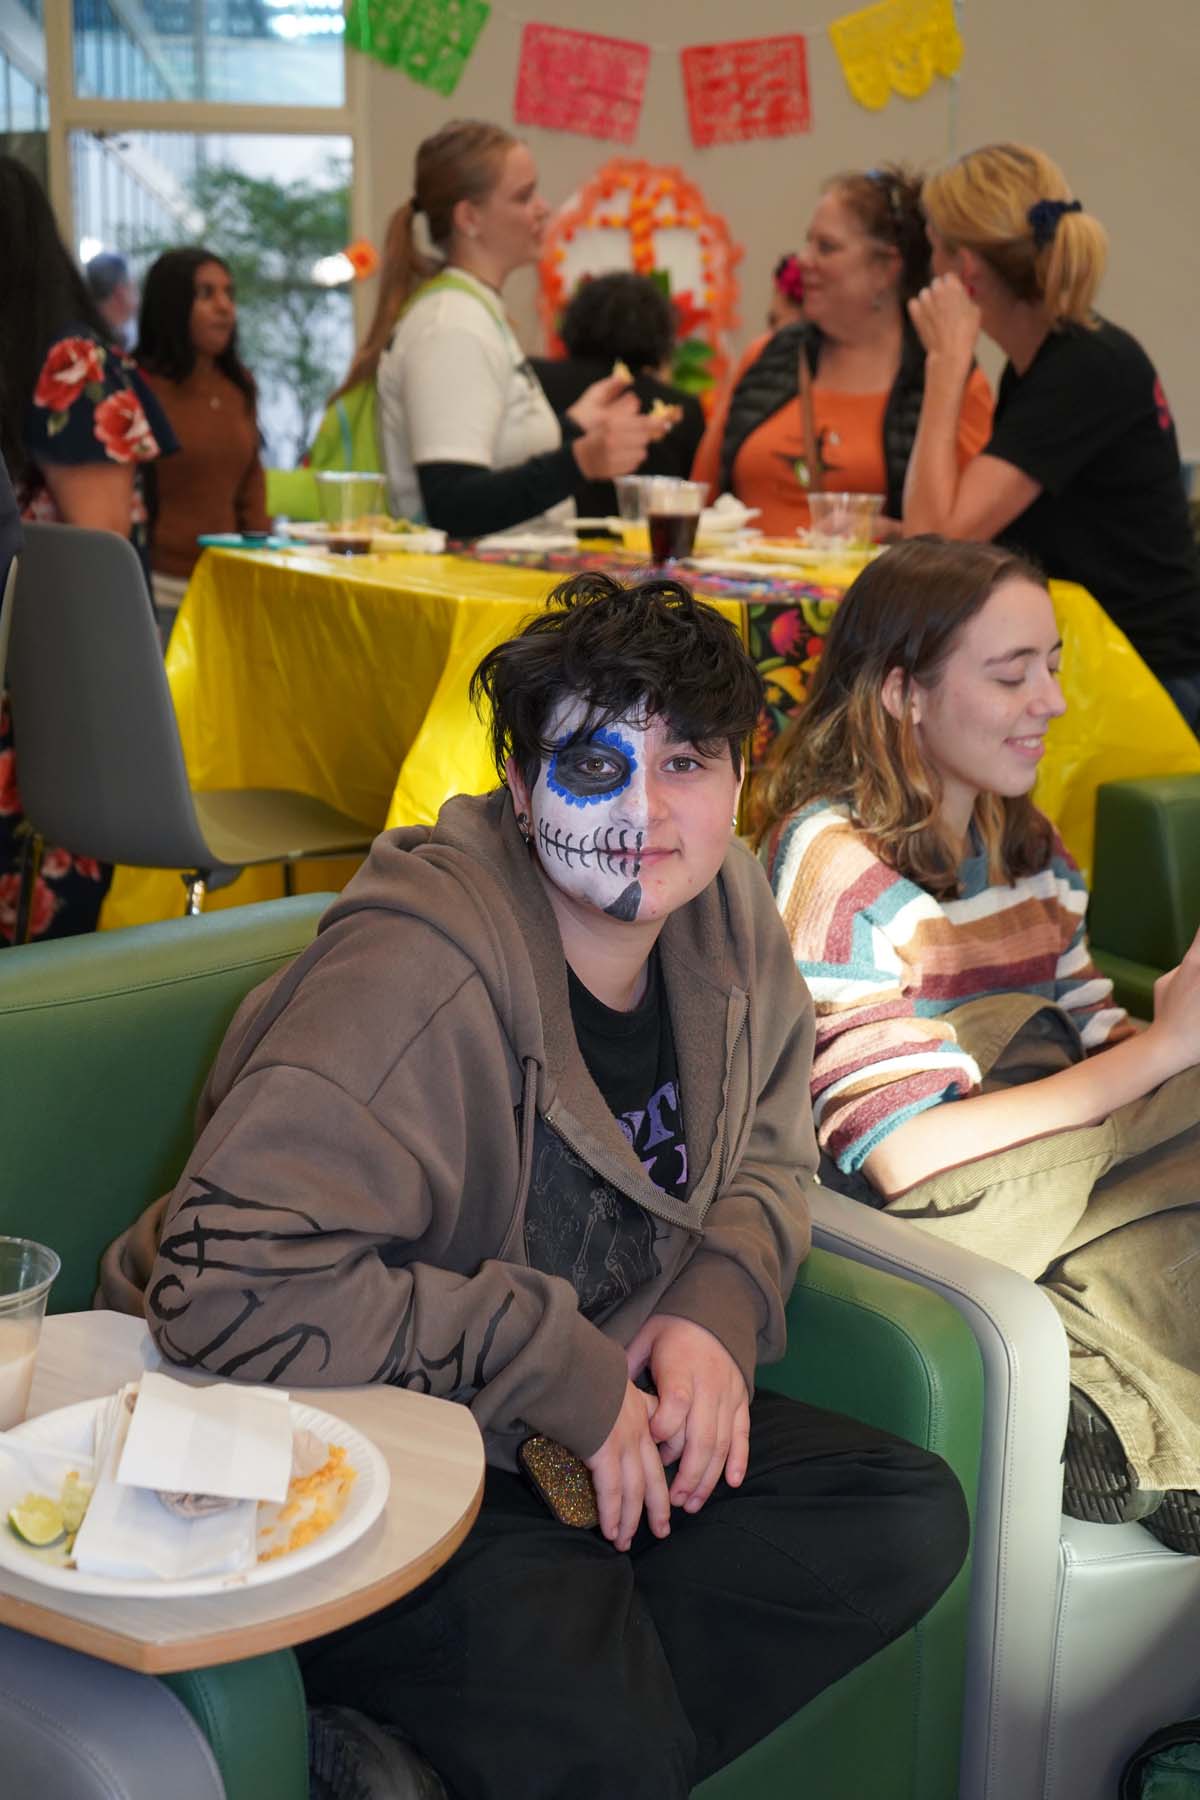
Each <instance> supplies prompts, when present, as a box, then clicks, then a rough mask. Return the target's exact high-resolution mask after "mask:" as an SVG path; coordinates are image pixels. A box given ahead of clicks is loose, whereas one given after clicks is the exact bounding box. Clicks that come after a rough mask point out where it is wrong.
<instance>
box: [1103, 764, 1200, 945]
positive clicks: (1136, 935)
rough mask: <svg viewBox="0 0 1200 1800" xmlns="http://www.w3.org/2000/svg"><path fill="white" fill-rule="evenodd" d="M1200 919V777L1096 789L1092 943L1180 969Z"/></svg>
mask: <svg viewBox="0 0 1200 1800" xmlns="http://www.w3.org/2000/svg"><path fill="white" fill-rule="evenodd" d="M1197 925H1200V775H1156V776H1144V777H1142V778H1141V779H1140V780H1137V781H1108V782H1105V783H1104V785H1103V786H1102V787H1100V788H1099V789H1098V790H1097V792H1096V859H1095V879H1094V881H1093V886H1092V900H1091V905H1090V907H1089V908H1088V935H1089V937H1090V939H1091V942H1092V946H1093V948H1094V949H1095V948H1098V949H1100V950H1103V951H1105V952H1106V953H1107V954H1109V955H1117V956H1121V957H1126V958H1128V960H1129V961H1130V962H1133V963H1144V964H1146V965H1147V966H1148V967H1150V968H1154V969H1157V970H1158V971H1159V973H1160V974H1161V973H1162V971H1163V970H1164V969H1173V968H1174V967H1175V965H1176V963H1177V962H1178V961H1179V960H1180V958H1181V957H1182V956H1183V954H1184V952H1185V950H1186V949H1187V947H1188V945H1189V944H1190V943H1191V941H1192V937H1193V934H1194V933H1195V930H1196V927H1197Z"/></svg>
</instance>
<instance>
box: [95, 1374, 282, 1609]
mask: <svg viewBox="0 0 1200 1800" xmlns="http://www.w3.org/2000/svg"><path fill="white" fill-rule="evenodd" d="M142 1379H143V1380H146V1379H147V1377H145V1376H143V1378H142ZM159 1379H163V1378H161V1377H160V1378H159ZM135 1392H136V1386H135V1385H134V1384H132V1383H131V1384H130V1385H129V1386H128V1387H124V1388H122V1389H121V1391H120V1393H118V1394H113V1395H111V1396H110V1397H109V1398H108V1399H107V1400H106V1401H105V1402H104V1404H103V1406H102V1407H101V1409H100V1412H99V1413H98V1415H97V1419H96V1455H95V1474H96V1485H95V1489H94V1491H93V1493H92V1498H91V1502H90V1504H89V1506H88V1509H87V1512H86V1514H85V1516H84V1520H83V1524H82V1525H81V1526H80V1527H79V1533H78V1536H77V1537H76V1539H75V1551H74V1558H75V1563H76V1566H77V1567H78V1568H80V1569H82V1570H83V1571H84V1572H85V1573H86V1574H89V1575H107V1576H117V1577H120V1578H122V1579H125V1580H159V1581H180V1580H186V1579H189V1578H191V1577H194V1576H199V1575H217V1574H224V1573H225V1572H227V1571H229V1572H232V1571H234V1570H238V1569H245V1568H249V1567H250V1566H251V1565H252V1564H253V1562H254V1560H255V1554H256V1541H255V1532H256V1525H257V1515H258V1504H257V1502H256V1501H254V1500H242V1501H239V1502H237V1503H236V1504H235V1505H233V1506H230V1507H227V1508H226V1509H225V1510H224V1511H222V1512H217V1513H211V1514H209V1515H207V1516H206V1517H204V1518H199V1519H181V1518H178V1517H176V1516H175V1514H173V1513H171V1512H169V1511H168V1510H167V1508H166V1507H165V1506H164V1505H163V1503H162V1501H161V1500H160V1499H159V1497H158V1495H157V1494H156V1493H154V1492H153V1491H152V1490H150V1489H149V1488H137V1487H127V1486H125V1485H124V1484H123V1483H122V1482H120V1481H118V1480H117V1468H118V1465H119V1463H120V1460H121V1454H122V1451H123V1450H124V1448H125V1442H126V1437H127V1435H128V1431H129V1424H130V1412H129V1406H128V1396H129V1395H131V1394H132V1393H135Z"/></svg>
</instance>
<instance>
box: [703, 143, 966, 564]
mask: <svg viewBox="0 0 1200 1800" xmlns="http://www.w3.org/2000/svg"><path fill="white" fill-rule="evenodd" d="M929 254H930V253H929V244H928V241H927V239H926V236H925V218H924V214H923V213H922V211H921V184H920V182H919V180H918V179H917V178H916V176H914V175H913V174H911V173H910V172H909V171H908V170H907V169H904V168H901V167H899V166H897V165H891V164H888V165H885V166H883V167H881V168H877V169H868V170H866V171H854V172H850V173H846V174H842V175H835V176H834V177H833V179H832V180H831V181H829V182H827V183H826V184H825V188H824V190H823V192H822V194H821V198H820V200H819V201H818V203H817V207H816V210H815V212H814V213H813V216H812V221H811V223H810V225H809V228H808V236H807V238H806V241H805V247H804V253H803V255H802V257H801V258H800V268H801V272H802V274H803V291H804V319H803V321H802V322H801V323H797V324H792V325H787V326H785V327H784V328H783V329H782V330H779V331H776V332H775V333H774V334H773V335H767V336H764V337H761V338H758V339H756V341H755V342H754V343H753V344H751V346H750V348H749V349H748V350H747V352H746V354H745V356H744V357H743V358H742V361H741V363H740V364H739V366H738V368H737V369H736V370H735V372H734V376H733V381H732V384H731V387H730V391H729V395H728V398H727V400H726V401H725V403H724V404H723V405H718V406H717V407H716V408H715V409H714V411H713V414H712V417H711V418H710V420H709V424H708V429H707V431H706V433H705V437H704V442H703V444H702V445H701V447H700V453H699V455H698V456H697V458H696V464H695V467H694V469H693V475H694V477H695V479H696V480H697V481H705V482H708V484H709V486H710V487H711V488H712V490H713V491H714V493H722V492H725V491H729V492H731V493H734V494H736V495H737V497H738V499H739V500H742V501H744V502H745V504H746V505H747V506H756V507H758V508H759V511H760V517H759V520H758V523H759V525H760V526H761V527H762V529H763V530H764V531H765V532H767V533H768V534H769V535H771V536H776V537H791V536H793V535H794V533H795V531H796V529H797V527H800V526H806V525H807V524H808V494H809V491H810V490H815V491H818V492H820V491H824V492H826V493H862V494H882V495H883V496H884V497H885V505H884V515H885V518H886V519H887V520H889V521H892V523H891V525H890V527H885V531H886V534H887V535H895V534H896V533H898V531H899V520H900V517H901V512H902V508H903V495H904V478H905V474H906V471H907V468H908V460H909V456H910V455H911V452H912V447H913V440H914V438H915V437H916V431H917V420H918V418H919V417H920V411H921V395H922V392H923V389H924V381H925V352H924V350H923V349H922V347H921V341H920V339H919V337H918V336H917V332H916V330H915V328H914V326H913V324H912V322H911V321H910V319H909V317H908V314H907V312H906V310H905V308H906V303H907V301H908V300H909V299H910V298H911V297H912V296H914V295H915V294H917V293H919V292H920V290H921V288H922V287H924V285H925V283H926V282H927V281H928V279H929ZM991 417H992V396H991V390H990V389H989V387H988V384H987V381H986V379H985V377H984V376H983V374H982V372H981V371H980V370H979V369H976V368H973V369H972V370H971V371H970V376H969V379H968V380H967V381H966V382H965V383H964V386H963V392H962V398H961V405H960V407H959V411H958V413H957V414H956V429H957V436H956V438H955V443H956V446H957V454H958V456H959V457H960V459H961V460H962V461H963V462H966V461H967V460H968V459H969V458H970V457H971V456H973V455H974V454H975V452H976V451H977V450H979V449H980V448H981V447H982V445H983V443H984V441H985V440H986V438H987V435H988V430H989V428H990V425H991Z"/></svg>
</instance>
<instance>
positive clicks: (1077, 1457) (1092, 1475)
mask: <svg viewBox="0 0 1200 1800" xmlns="http://www.w3.org/2000/svg"><path fill="white" fill-rule="evenodd" d="M1192 1498H1195V1496H1194V1495H1193V1496H1192ZM1162 1502H1163V1496H1162V1494H1161V1493H1160V1491H1159V1490H1158V1489H1157V1488H1141V1487H1138V1485H1137V1478H1136V1476H1135V1475H1134V1473H1133V1470H1132V1469H1131V1468H1130V1466H1129V1464H1128V1462H1126V1460H1125V1452H1124V1450H1123V1449H1122V1448H1121V1440H1120V1438H1119V1437H1118V1436H1117V1434H1116V1431H1115V1430H1114V1429H1113V1427H1112V1426H1111V1425H1110V1424H1109V1422H1108V1420H1107V1418H1106V1417H1105V1416H1104V1414H1103V1413H1102V1412H1101V1411H1100V1408H1099V1407H1098V1406H1095V1405H1093V1403H1092V1401H1090V1400H1089V1399H1088V1397H1087V1395H1086V1394H1083V1393H1081V1392H1080V1391H1079V1389H1078V1388H1072V1389H1071V1410H1070V1412H1069V1414H1068V1415H1067V1442H1066V1448H1065V1449H1064V1451H1063V1511H1064V1512H1065V1513H1066V1514H1067V1516H1068V1517H1069V1518H1072V1519H1088V1520H1090V1521H1091V1523H1092V1524H1093V1525H1124V1524H1126V1523H1127V1522H1128V1521H1129V1520H1132V1519H1143V1520H1148V1519H1149V1518H1150V1516H1151V1515H1152V1514H1153V1513H1155V1512H1157V1510H1158V1508H1159V1507H1160V1506H1161V1505H1162ZM1197 1525H1198V1526H1200V1518H1198V1520H1197ZM1151 1530H1153V1527H1152V1526H1151Z"/></svg>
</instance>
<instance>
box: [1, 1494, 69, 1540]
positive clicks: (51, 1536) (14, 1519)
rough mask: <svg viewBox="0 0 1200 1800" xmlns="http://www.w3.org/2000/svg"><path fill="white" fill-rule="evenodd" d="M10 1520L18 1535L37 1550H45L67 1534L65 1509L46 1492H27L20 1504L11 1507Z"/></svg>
mask: <svg viewBox="0 0 1200 1800" xmlns="http://www.w3.org/2000/svg"><path fill="white" fill-rule="evenodd" d="M8 1522H9V1524H10V1525H11V1526H12V1528H13V1530H14V1531H15V1532H16V1534H17V1536H18V1537H19V1538H21V1539H22V1540H23V1541H24V1542H25V1543H26V1544H32V1545H33V1547H34V1549H35V1550H45V1549H46V1548H47V1546H48V1545H50V1544H56V1543H57V1542H58V1540H59V1538H61V1537H65V1536H66V1526H65V1524H64V1522H63V1509H62V1507H61V1506H60V1505H59V1503H58V1501H57V1500H50V1499H48V1498H47V1496H46V1495H45V1494H26V1496H25V1498H24V1499H23V1500H22V1502H21V1504H20V1505H19V1506H14V1507H12V1508H11V1510H10V1512H9V1515H8Z"/></svg>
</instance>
